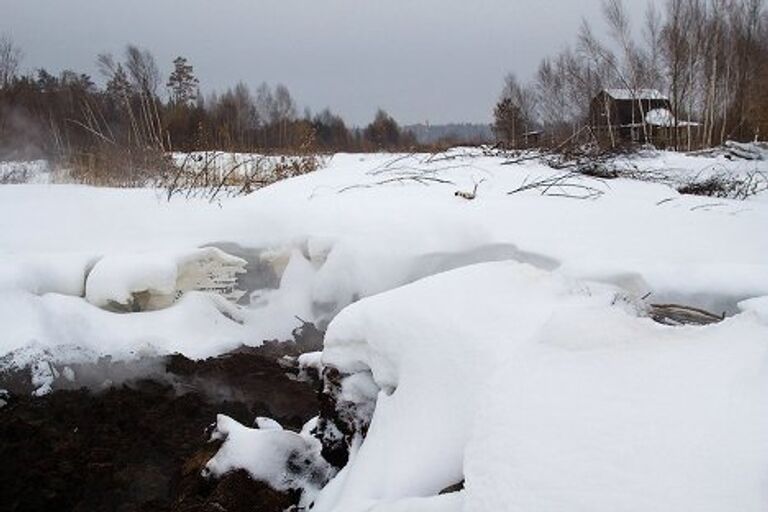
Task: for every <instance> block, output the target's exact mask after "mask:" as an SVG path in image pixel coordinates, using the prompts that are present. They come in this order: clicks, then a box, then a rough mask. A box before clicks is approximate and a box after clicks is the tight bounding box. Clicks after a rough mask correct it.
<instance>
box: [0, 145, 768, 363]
mask: <svg viewBox="0 0 768 512" xmlns="http://www.w3.org/2000/svg"><path fill="white" fill-rule="evenodd" d="M682 158H683V157H678V156H677V155H671V154H668V153H660V154H656V155H652V156H644V157H643V158H642V159H640V160H639V161H638V162H635V163H634V164H633V165H636V166H646V167H649V168H651V167H653V168H659V167H662V166H664V165H666V164H664V162H666V161H668V160H674V161H675V162H676V164H675V169H676V170H675V172H679V167H680V166H681V165H683V164H684V166H686V168H687V169H689V172H690V173H692V174H693V173H697V172H699V171H700V170H701V169H704V168H708V167H711V166H712V164H713V162H714V161H717V162H720V160H718V158H704V157H684V159H682ZM681 162H682V163H681ZM501 163H502V160H501V159H500V158H495V157H488V156H482V155H479V154H471V152H469V151H465V150H455V151H453V152H449V153H447V154H444V155H437V156H434V155H391V154H380V155H336V156H334V157H333V158H331V159H330V160H329V162H328V163H327V165H326V167H325V168H324V169H322V170H320V171H318V172H315V173H312V174H308V175H305V176H301V177H297V178H293V179H290V180H286V181H284V182H281V183H278V184H275V185H273V186H270V187H267V188H265V189H262V190H259V191H257V192H255V193H253V194H251V195H249V196H246V197H242V198H238V199H230V200H226V201H224V202H223V203H222V204H208V203H206V202H204V201H200V200H183V199H175V200H173V201H171V202H170V203H169V202H166V201H165V200H164V199H163V197H162V194H161V193H160V192H158V191H152V190H136V189H134V190H128V189H104V188H91V187H84V186H74V185H48V186H41V185H7V186H0V290H2V291H4V292H7V293H6V295H5V296H6V298H5V299H4V300H3V301H2V308H3V311H2V313H0V314H2V315H3V317H4V318H7V319H8V320H6V321H7V322H10V323H11V324H14V320H13V319H14V317H15V316H16V315H15V314H14V311H15V310H16V309H19V308H22V309H24V310H29V311H31V312H34V313H29V315H28V316H29V318H30V319H28V320H27V321H26V323H25V324H24V326H23V328H18V326H15V325H14V328H9V329H5V330H4V331H3V332H0V354H5V353H9V352H12V351H16V350H19V349H21V348H23V347H26V346H29V345H34V346H37V347H42V348H41V350H43V349H49V348H52V346H53V345H55V344H56V343H58V342H57V341H56V340H57V339H60V338H61V339H63V338H62V337H61V336H59V334H58V332H57V329H64V330H67V329H70V326H68V325H66V324H67V322H66V321H63V325H59V324H58V323H56V324H51V323H50V322H49V321H48V319H47V315H48V314H47V313H45V314H42V313H39V311H50V310H52V309H53V310H56V311H59V306H58V304H59V303H60V302H64V301H63V300H59V299H62V297H59V295H64V296H66V297H67V298H72V300H73V301H74V302H75V303H77V302H78V301H79V302H80V303H79V304H78V308H79V309H78V310H79V311H80V313H79V315H78V318H79V320H78V325H79V328H80V329H82V330H84V331H87V332H94V331H97V330H101V329H102V325H103V324H104V323H107V324H110V323H114V324H115V325H118V323H119V322H121V321H123V318H122V315H121V314H116V313H111V315H112V316H107V317H104V316H103V315H102V313H103V312H102V310H101V309H99V308H98V306H103V305H104V304H105V303H109V302H110V301H112V302H119V301H120V300H123V301H125V300H126V299H125V297H126V293H127V292H130V293H141V290H138V288H140V287H141V286H139V284H141V285H142V286H144V287H145V288H148V289H151V288H152V287H153V286H155V287H157V286H159V287H160V288H162V289H163V290H166V291H167V290H169V288H168V283H169V282H171V281H172V279H171V277H172V275H173V272H174V269H178V268H179V267H178V265H177V264H176V265H174V264H173V262H174V261H177V260H178V256H173V255H184V254H193V253H195V251H197V250H198V249H199V248H200V247H210V246H215V247H219V248H222V249H224V251H229V254H231V255H233V256H235V257H239V258H242V259H243V260H244V261H247V262H248V266H247V270H248V273H247V274H246V275H245V276H242V277H241V279H240V282H239V285H240V287H241V289H242V291H245V292H247V294H248V295H247V296H246V297H245V298H244V299H241V301H240V305H239V306H236V307H234V310H233V311H234V314H231V313H228V314H227V316H223V315H222V316H221V318H216V316H212V317H210V318H209V317H207V316H203V317H201V318H202V319H205V318H209V320H206V321H207V322H209V323H208V324H207V325H208V328H207V329H204V330H203V332H211V333H212V337H211V339H210V340H208V341H206V340H199V341H198V342H196V343H195V344H194V349H192V348H187V346H188V345H187V344H185V343H184V342H183V339H184V338H189V336H188V332H187V331H186V330H181V331H179V332H171V333H169V332H168V331H166V330H164V329H161V328H159V327H158V326H157V324H156V323H146V324H145V321H144V320H143V318H149V317H148V316H143V314H135V313H131V314H129V315H131V318H135V320H132V321H135V322H137V323H139V324H141V325H143V326H144V328H142V329H134V330H132V331H131V332H130V333H127V334H126V336H127V337H128V338H129V339H125V338H122V341H121V342H120V343H119V344H117V345H114V346H113V345H112V344H111V343H109V342H108V341H106V340H104V339H101V338H99V339H94V340H93V341H94V342H93V343H86V342H83V345H84V346H83V348H84V349H87V350H93V351H95V352H96V353H99V354H113V353H114V354H117V353H119V354H121V355H124V354H126V353H127V352H126V347H129V346H133V347H135V348H136V350H139V349H140V347H146V346H154V347H156V348H157V350H158V351H159V352H160V353H162V352H164V351H166V350H181V351H183V352H187V353H194V355H195V356H200V357H203V356H209V355H215V354H216V353H218V352H219V351H221V350H222V349H225V348H226V349H228V348H232V347H233V346H236V345H237V344H239V343H247V344H251V345H258V344H259V343H261V342H262V340H264V339H273V338H277V339H285V338H287V337H289V335H290V332H291V329H292V328H294V327H296V326H297V325H298V323H297V322H298V320H297V319H296V318H295V317H296V316H299V317H301V318H302V319H304V320H308V321H317V322H319V323H320V324H321V325H324V324H325V323H327V322H328V321H330V320H331V319H332V318H333V317H334V316H335V315H336V314H337V313H338V312H339V311H340V310H342V309H343V308H344V307H345V306H346V305H348V304H350V303H352V302H354V301H355V300H357V299H359V298H362V297H367V296H371V295H374V294H376V293H380V292H383V291H386V290H390V289H393V288H397V287H398V286H401V285H403V284H406V283H409V282H413V281H415V280H417V279H419V278H422V277H425V276H429V275H432V274H435V273H437V272H440V271H444V270H449V269H452V268H457V267H461V266H465V265H468V264H472V263H477V262H483V261H497V260H506V259H514V260H517V261H524V262H529V263H531V264H533V265H535V266H537V267H540V268H545V269H555V268H558V269H559V270H560V271H561V272H562V273H564V274H567V275H570V276H573V277H578V278H586V279H591V280H599V281H603V282H607V283H612V284H616V285H619V286H621V287H623V288H624V289H625V290H626V291H627V292H628V293H631V294H633V295H634V296H636V297H640V296H645V295H647V294H650V296H649V300H651V301H655V302H666V301H675V302H682V303H688V304H692V305H697V306H702V307H706V308H710V309H713V310H714V311H716V312H723V311H725V312H727V313H729V314H732V313H735V312H736V311H737V307H736V304H737V303H738V302H739V301H742V300H746V299H750V298H753V297H759V296H764V295H768V260H767V259H766V258H765V255H766V254H768V237H767V236H765V235H762V233H766V232H768V229H767V228H768V206H767V205H766V204H765V203H764V202H762V201H759V200H751V201H747V202H740V201H730V200H721V199H717V200H713V199H712V198H706V197H695V196H681V195H680V194H678V193H677V192H676V191H675V190H673V189H672V188H670V187H668V186H665V185H660V184H654V183H645V182H638V181H630V180H611V181H607V182H601V181H587V182H586V183H589V184H590V185H591V186H594V187H597V188H600V190H602V191H603V192H604V194H603V195H602V196H601V197H599V198H597V199H595V200H578V199H570V198H566V197H553V196H542V195H541V194H540V192H539V191H538V190H531V191H527V192H522V193H519V194H513V195H508V194H507V192H509V191H510V190H513V189H515V188H517V187H519V186H520V185H521V184H522V183H524V182H530V181H532V180H536V179H540V178H542V177H546V176H553V175H556V174H558V173H559V172H558V171H554V170H552V169H550V168H548V167H546V166H545V165H543V164H541V163H539V162H538V161H536V160H529V161H526V162H523V163H520V164H518V165H511V166H504V165H501ZM720 163H722V165H728V162H727V161H725V160H723V162H720ZM733 165H742V164H741V163H740V162H736V163H734V164H733ZM749 165H753V166H754V165H763V166H765V165H766V163H765V162H750V163H749ZM475 184H478V188H477V197H476V199H474V200H472V201H467V200H465V199H462V198H460V197H456V196H455V195H454V193H455V192H458V191H464V192H471V191H472V190H473V188H474V186H475ZM161 255H162V256H161ZM163 258H165V259H163ZM168 258H170V259H168ZM108 262H113V263H110V264H108ZM114 262H119V265H116V264H115V263H114ZM100 266H101V268H102V269H107V270H108V272H95V270H96V269H98V268H99V267H100ZM120 268H123V269H125V270H126V271H125V272H121V271H120V270H119V269H120ZM158 269H164V270H163V271H162V272H160V271H159V270H158ZM286 269H287V270H286ZM97 278H98V281H100V283H102V284H100V285H98V286H96V283H97ZM91 280H92V281H91ZM89 281H91V283H90V284H91V286H90V287H89ZM110 283H112V284H111V285H110ZM137 283H138V284H137ZM158 283H159V284H158ZM89 288H90V289H91V290H95V289H98V290H99V295H100V297H99V298H97V299H94V300H93V302H94V303H95V305H90V304H87V303H86V301H85V300H84V297H85V295H86V291H87V290H88V289H89ZM166 296H167V293H166ZM116 299H117V300H116ZM200 300H201V301H205V300H208V301H209V302H210V301H211V299H210V298H206V297H205V296H203V297H202V298H201V299H200ZM166 302H168V301H167V300H166V301H165V302H163V301H161V303H163V304H165V303H166ZM30 304H35V305H34V306H30ZM38 304H43V305H44V306H40V305H38ZM216 304H217V303H216V301H213V302H211V306H210V309H211V310H217V308H218V306H217V305H216ZM179 306H181V307H183V305H182V304H173V305H171V306H170V309H169V311H175V310H176V309H179ZM68 311H69V310H65V309H62V310H61V311H60V312H59V313H57V314H61V315H63V316H64V317H65V318H66V316H67V315H68V314H69V313H68ZM162 311H165V310H161V311H160V312H162ZM169 314H170V313H169ZM174 314H175V313H174ZM180 314H182V313H180ZM132 315H138V316H135V317H133V316H132ZM110 319H113V320H110ZM214 319H216V321H217V322H221V323H225V324H226V323H227V322H230V323H234V324H235V325H237V328H236V329H233V330H232V332H236V333H237V335H235V336H232V335H231V334H230V333H229V332H228V331H227V333H225V334H221V335H219V334H218V333H219V331H218V330H217V329H216V328H215V325H216V323H214V321H213V320H214ZM232 319H234V320H235V322H233V320H232ZM153 322H154V321H153ZM97 327H98V329H97ZM9 333H14V334H13V335H11V334H9ZM35 333H44V334H35ZM169 337H170V339H169ZM195 339H197V336H195Z"/></svg>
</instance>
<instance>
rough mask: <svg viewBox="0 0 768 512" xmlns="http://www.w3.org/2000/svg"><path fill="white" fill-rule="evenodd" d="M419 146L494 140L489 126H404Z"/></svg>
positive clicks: (461, 124) (463, 124)
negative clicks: (445, 142) (441, 142)
mask: <svg viewBox="0 0 768 512" xmlns="http://www.w3.org/2000/svg"><path fill="white" fill-rule="evenodd" d="M403 130H407V131H410V132H411V133H413V134H414V136H415V137H416V140H417V142H419V143H420V144H433V143H435V142H438V141H441V140H447V139H450V140H451V141H452V142H457V143H483V142H492V141H493V140H494V136H493V131H492V130H491V125H489V124H478V123H451V124H412V125H408V126H404V127H403Z"/></svg>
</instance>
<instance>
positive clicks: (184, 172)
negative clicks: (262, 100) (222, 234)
mask: <svg viewBox="0 0 768 512" xmlns="http://www.w3.org/2000/svg"><path fill="white" fill-rule="evenodd" d="M234 156H238V157H239V158H234ZM226 157H233V158H230V161H229V162H227V161H226V160H225V159H226ZM321 163H322V162H321V160H320V158H319V157H318V156H317V155H314V154H305V155H296V156H286V155H281V156H266V155H250V154H238V153H222V152H218V151H207V152H202V153H189V154H187V155H185V156H184V158H183V160H181V161H180V162H176V164H175V165H173V166H171V167H168V168H166V169H167V172H165V173H164V174H163V175H162V176H161V177H160V179H159V181H158V182H157V183H156V184H157V186H159V187H160V188H163V189H164V190H165V195H166V198H167V199H168V200H171V199H172V198H173V197H175V196H180V197H185V198H191V197H201V198H205V199H207V200H208V201H211V202H214V201H216V200H218V199H221V198H223V197H234V196H240V195H245V194H249V193H251V192H253V191H254V190H257V189H259V188H262V187H266V186H267V185H271V184H272V183H276V182H278V181H282V180H285V179H288V178H292V177H294V176H301V175H303V174H307V173H310V172H313V171H315V170H317V169H318V168H319V167H320V165H321Z"/></svg>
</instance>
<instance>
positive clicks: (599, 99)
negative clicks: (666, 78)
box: [589, 89, 699, 147]
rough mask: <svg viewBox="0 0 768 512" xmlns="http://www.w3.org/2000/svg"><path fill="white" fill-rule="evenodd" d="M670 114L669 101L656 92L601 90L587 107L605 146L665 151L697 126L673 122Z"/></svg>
mask: <svg viewBox="0 0 768 512" xmlns="http://www.w3.org/2000/svg"><path fill="white" fill-rule="evenodd" d="M673 112H674V110H673V108H672V103H671V102H670V101H669V98H668V97H666V96H665V95H663V94H662V93H661V92H659V91H657V90H656V89H636V90H632V89H604V90H603V91H601V92H600V94H598V95H597V96H595V97H594V99H593V100H592V103H591V104H590V108H589V125H590V127H591V128H592V132H593V133H594V134H595V136H596V137H597V138H598V140H599V141H600V142H601V143H604V144H608V145H611V146H617V145H621V144H626V143H633V142H636V143H651V144H654V145H656V146H659V147H665V146H667V145H672V144H674V142H675V141H676V140H677V141H679V140H681V139H682V138H684V137H681V131H685V132H686V133H687V134H690V132H691V130H692V129H698V126H699V124H698V123H694V122H691V121H680V120H678V119H676V118H675V116H674V114H673ZM676 132H677V133H676ZM676 135H677V137H676Z"/></svg>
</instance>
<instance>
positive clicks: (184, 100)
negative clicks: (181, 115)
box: [166, 57, 200, 105]
mask: <svg viewBox="0 0 768 512" xmlns="http://www.w3.org/2000/svg"><path fill="white" fill-rule="evenodd" d="M199 84H200V81H199V80H198V79H197V77H195V73H194V69H193V67H192V65H191V64H190V63H189V62H187V59H185V58H184V57H176V59H175V60H174V61H173V72H172V73H171V76H170V77H169V78H168V83H167V84H166V86H167V87H168V89H170V92H171V101H172V102H173V103H175V104H177V105H188V104H189V103H192V102H194V101H195V100H196V99H197V88H198V85H199Z"/></svg>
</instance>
